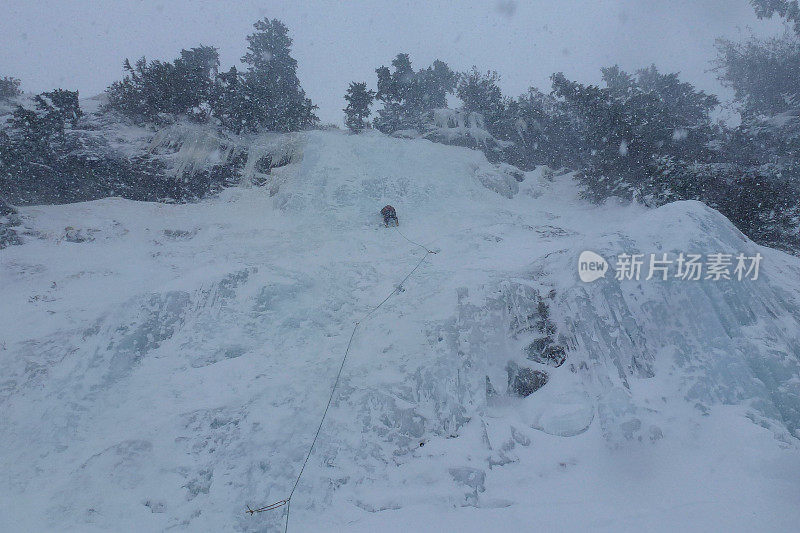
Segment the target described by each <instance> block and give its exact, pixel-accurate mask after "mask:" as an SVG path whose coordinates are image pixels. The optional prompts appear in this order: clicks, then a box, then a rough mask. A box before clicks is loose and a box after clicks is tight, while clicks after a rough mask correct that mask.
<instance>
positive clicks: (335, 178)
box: [0, 132, 800, 531]
mask: <svg viewBox="0 0 800 533" xmlns="http://www.w3.org/2000/svg"><path fill="white" fill-rule="evenodd" d="M206 141H207V139H206ZM273 141H274V139H272V140H269V142H267V140H264V144H265V146H266V145H267V144H269V143H272V142H273ZM198 142H199V141H198ZM253 143H255V144H258V140H257V139H256V140H254V141H253ZM212 144H213V143H212ZM162 145H163V143H162ZM289 145H290V146H291V150H292V153H293V157H292V158H291V162H290V163H289V164H287V165H284V166H280V167H279V168H273V169H272V171H271V173H270V174H265V175H264V176H261V179H259V180H256V181H258V183H263V185H264V186H263V187H257V186H242V187H238V188H230V189H226V190H224V191H223V192H222V193H221V194H219V196H218V197H215V198H212V199H207V200H204V201H202V202H199V203H196V204H185V205H166V204H153V203H141V202H132V201H127V200H121V199H115V198H109V199H105V200H98V201H93V202H87V203H79V204H71V205H63V206H46V207H45V206H41V207H26V208H21V209H20V213H19V215H20V217H21V222H22V223H21V225H20V226H17V227H16V232H17V234H18V235H20V237H21V238H22V239H23V240H24V244H23V245H21V246H11V247H8V248H5V249H3V250H1V251H0V273H1V274H0V275H1V276H2V286H3V292H2V298H0V369H2V370H0V428H2V431H0V471H2V472H3V476H2V477H3V482H2V483H0V530H3V531H41V530H59V531H108V530H113V531H161V530H166V529H171V530H186V531H271V530H273V529H275V530H277V529H278V528H280V527H282V524H283V515H282V512H283V509H281V510H277V511H272V512H270V513H262V514H257V515H254V516H249V515H247V514H245V513H244V512H243V511H244V509H245V506H246V505H251V506H258V505H263V504H267V503H271V502H273V501H276V500H280V499H282V498H285V497H286V496H287V495H288V492H289V490H290V489H291V487H292V484H293V483H294V480H295V478H296V476H297V474H298V471H299V468H300V466H301V465H302V462H303V459H304V457H305V454H306V452H307V451H308V446H309V444H310V442H311V438H312V437H313V434H314V431H315V430H316V426H317V424H318V422H319V417H320V415H321V413H322V410H323V409H324V407H325V403H326V402H327V399H328V394H329V391H330V386H331V384H332V381H333V378H334V377H335V375H336V371H337V369H338V366H339V363H340V361H341V357H342V355H343V353H344V350H345V347H346V346H347V343H348V339H349V336H350V332H351V331H352V327H353V323H354V321H356V320H358V319H359V318H360V317H361V316H363V315H364V313H366V312H367V311H368V310H369V309H371V308H372V307H374V306H375V305H376V304H378V303H379V302H380V301H381V300H383V299H384V298H385V297H386V296H387V295H388V294H390V293H392V292H393V291H394V296H393V297H392V298H391V299H389V301H388V302H387V303H386V304H385V305H384V306H383V307H381V309H380V310H378V311H377V312H376V313H375V314H374V315H372V317H371V318H370V319H369V320H367V321H365V322H363V323H362V324H361V326H360V327H359V330H358V332H357V335H356V336H355V338H354V340H353V345H352V349H351V352H350V356H349V358H348V361H347V365H346V366H345V369H344V373H343V376H342V382H341V384H340V387H339V390H338V392H337V395H336V397H335V400H334V403H333V406H332V408H331V411H330V413H329V415H328V418H327V420H326V422H325V425H324V426H323V429H322V432H321V434H320V438H319V441H318V442H317V445H316V448H315V450H314V454H313V455H312V457H311V460H310V462H309V464H308V466H307V468H306V471H305V473H304V474H303V478H302V480H301V482H300V484H299V485H298V488H297V491H296V492H295V494H294V497H293V499H292V507H291V509H292V515H291V523H290V530H291V531H319V530H325V531H376V530H380V531H395V530H396V531H406V530H408V529H409V528H411V529H413V530H416V531H454V530H462V531H487V530H501V531H502V530H531V529H533V528H538V529H541V530H554V529H558V530H576V531H577V530H589V529H591V530H606V531H623V530H629V531H635V530H636V531H638V530H649V531H675V530H688V529H696V530H728V531H730V530H739V531H747V530H750V531H752V530H762V531H781V530H791V529H794V528H796V527H797V524H798V523H800V507H798V506H797V505H796V503H797V501H798V498H800V485H798V483H797V479H800V451H798V437H800V327H798V326H799V325H800V324H799V323H800V281H798V280H800V261H798V259H797V258H794V257H791V256H788V255H786V254H783V253H781V252H776V251H773V250H770V249H767V248H762V247H758V246H756V245H754V244H753V243H751V242H750V241H748V240H747V239H746V238H745V237H744V236H743V235H742V234H741V233H740V232H739V231H737V230H736V229H735V228H734V227H733V226H732V225H731V224H730V223H729V222H728V221H727V220H726V219H725V218H724V217H722V216H721V215H719V214H718V213H717V212H715V211H713V210H710V209H708V208H706V207H705V206H703V205H702V204H699V203H694V202H679V203H675V204H670V205H668V206H665V207H662V208H660V209H657V210H646V209H643V208H640V207H637V206H612V205H606V206H604V207H594V206H590V205H588V204H586V203H584V202H582V201H580V200H579V199H578V198H577V190H576V188H575V186H574V184H573V183H572V181H571V179H570V176H568V175H565V176H553V175H552V174H550V173H548V172H545V171H543V170H539V171H535V172H528V173H524V174H523V173H520V172H519V171H516V170H515V169H513V168H512V167H508V166H507V165H501V166H497V165H492V164H490V163H489V162H487V161H486V159H485V157H484V156H483V155H482V154H481V153H480V152H477V151H472V150H468V149H466V148H458V147H452V146H443V145H440V144H435V143H432V142H429V141H426V140H419V139H418V140H405V139H394V138H389V137H385V136H382V135H379V134H376V133H365V134H363V135H359V136H354V135H347V134H344V133H341V132H310V133H304V134H298V135H296V136H294V137H292V138H291V139H290V142H289ZM187 146H189V145H187ZM191 146H193V147H194V148H195V149H197V150H200V151H203V148H202V146H199V145H198V144H197V143H195V144H193V145H191ZM270 146H272V145H271V144H270ZM212 148H213V147H212ZM187 149H188V148H187ZM213 150H217V148H213ZM208 151H209V150H206V152H208ZM176 153H177V154H178V155H176V157H179V158H180V157H184V158H185V162H186V164H192V163H194V162H197V161H201V162H202V160H203V157H205V155H204V154H205V152H204V153H201V154H197V153H183V154H182V155H181V152H180V151H178V152H176ZM179 163H181V162H180V161H179ZM181 164H182V163H181ZM254 172H255V171H254ZM387 203H390V204H392V205H393V206H394V207H395V208H396V209H397V212H398V215H399V218H400V228H399V229H400V230H402V232H403V234H405V235H406V236H407V237H409V238H410V239H412V240H414V241H416V242H419V243H423V244H424V245H425V246H427V247H428V248H431V249H433V250H436V251H438V253H437V254H436V255H431V256H429V257H428V258H427V259H426V260H425V262H424V263H423V264H422V266H420V268H419V269H418V270H417V271H416V272H415V273H414V275H413V276H412V277H410V278H409V279H408V280H407V281H406V282H405V283H404V284H403V285H402V286H398V282H399V281H400V280H402V279H403V278H404V276H405V275H406V274H407V273H408V272H409V271H410V270H411V269H412V268H413V267H414V266H415V265H416V264H417V262H418V261H419V260H420V258H421V254H423V253H424V252H423V251H422V250H421V248H419V247H417V246H415V245H414V244H412V243H410V242H408V241H407V240H406V239H405V238H403V235H401V234H399V233H398V232H396V231H395V230H393V229H386V228H384V227H383V224H382V222H381V220H380V218H379V215H378V211H379V210H380V208H381V207H383V206H384V205H385V204H387ZM67 228H69V229H67ZM584 250H593V251H595V252H597V253H599V254H601V255H603V256H604V257H606V258H608V259H609V260H611V258H613V257H615V256H617V255H619V254H621V253H643V254H650V253H658V254H661V253H669V254H673V255H674V254H677V253H680V252H686V253H692V252H699V253H716V252H719V253H731V254H736V253H740V252H741V253H745V254H748V255H754V254H756V253H760V254H762V255H763V260H762V263H761V271H760V275H759V278H758V279H757V280H742V281H738V280H728V281H726V280H722V281H712V280H700V281H683V280H676V279H670V280H668V281H661V280H657V279H651V280H644V279H641V280H639V281H634V280H627V281H618V280H616V279H614V277H613V276H611V275H608V276H606V277H605V278H603V279H599V280H597V281H595V282H593V283H583V282H581V281H580V280H579V279H578V275H577V261H578V255H579V254H580V253H581V252H582V251H584ZM525 394H527V396H525Z"/></svg>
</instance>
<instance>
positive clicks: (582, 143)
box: [0, 0, 800, 252]
mask: <svg viewBox="0 0 800 533" xmlns="http://www.w3.org/2000/svg"><path fill="white" fill-rule="evenodd" d="M751 3H752V4H753V6H754V8H755V10H756V13H757V15H758V16H760V17H771V16H781V17H784V18H785V19H786V21H787V22H789V23H791V24H792V25H793V26H792V27H793V28H794V32H789V33H787V34H785V35H783V36H781V37H777V38H773V39H767V40H757V39H750V40H749V41H746V42H735V41H728V40H720V41H718V43H717V49H718V54H717V60H716V63H715V65H714V68H715V70H716V72H717V74H718V76H719V79H720V80H721V81H722V83H724V84H725V85H727V86H729V87H731V88H732V89H733V92H734V96H735V104H736V106H737V108H738V110H739V112H740V115H741V118H742V120H741V124H739V125H737V126H735V127H730V126H726V125H725V124H723V123H720V122H718V121H715V120H714V119H713V112H714V110H715V109H716V108H717V106H718V105H719V100H718V99H717V97H716V96H714V95H710V94H706V93H705V92H703V91H701V90H698V89H697V88H696V87H694V86H693V85H692V84H690V83H688V82H686V81H682V80H681V79H680V77H679V75H678V74H675V73H662V72H659V71H658V69H657V68H656V67H655V66H650V67H647V68H644V69H640V70H637V71H635V72H625V71H624V70H622V69H621V68H619V67H618V66H610V67H607V68H603V69H602V83H601V84H598V85H591V84H583V83H580V82H578V81H574V80H570V79H568V78H567V77H566V76H565V75H564V74H562V73H555V74H553V75H552V76H551V87H550V88H549V90H548V91H546V92H544V91H541V90H539V89H537V88H534V87H532V88H530V89H529V90H528V91H527V92H525V93H524V94H522V95H520V96H517V97H511V96H508V95H505V94H503V92H502V90H501V89H500V85H499V82H500V77H499V75H498V74H497V73H496V72H493V71H480V70H478V69H477V68H474V67H473V69H472V70H470V71H468V72H455V71H453V70H452V69H451V68H450V67H449V66H448V65H447V64H446V63H445V62H443V61H440V60H436V61H434V62H433V63H432V64H431V65H429V66H427V67H425V68H419V69H415V67H414V66H413V65H412V62H411V59H410V57H409V56H408V54H404V53H401V54H398V55H397V56H396V57H395V58H394V59H393V60H392V61H391V63H390V66H388V67H387V66H380V67H378V68H377V69H376V71H375V74H376V76H375V80H374V87H375V90H373V89H370V88H369V84H368V83H367V82H366V81H360V82H353V83H351V84H350V86H349V87H348V88H347V92H346V94H345V100H346V102H347V107H346V108H345V109H344V113H345V124H346V125H347V127H348V128H349V129H350V130H352V131H353V132H356V133H357V132H360V131H362V130H364V129H365V128H375V129H377V130H379V131H381V132H383V133H386V134H398V133H402V132H410V133H411V134H413V133H414V132H416V133H417V134H425V132H426V131H427V130H430V129H431V128H432V124H433V119H432V113H433V112H434V110H437V109H441V108H445V107H447V105H448V97H449V96H450V95H453V96H455V97H457V98H458V99H459V100H460V102H461V103H460V112H463V113H465V114H471V115H473V116H478V117H480V126H481V128H483V129H485V131H486V132H487V133H488V135H489V136H491V138H492V139H494V140H496V141H497V142H495V143H493V144H492V145H491V147H488V146H486V147H485V151H486V153H487V156H488V157H489V158H490V159H492V160H496V161H504V162H508V163H510V164H513V165H516V166H518V167H520V168H522V169H524V170H529V169H532V168H535V167H536V166H538V165H546V166H548V167H551V168H554V169H567V170H572V171H575V172H576V176H577V179H578V181H579V182H580V184H581V186H582V190H583V193H584V195H585V197H586V198H587V199H589V200H592V201H596V202H602V201H604V200H606V199H607V198H610V197H621V198H623V199H627V200H635V201H639V202H642V203H644V204H646V205H650V206H659V205H663V204H665V203H667V202H671V201H675V200H685V199H691V200H700V201H702V202H704V203H706V204H708V205H710V206H711V207H714V208H716V209H718V210H719V211H721V212H722V213H723V214H725V215H726V216H727V217H728V218H729V219H730V220H731V221H732V222H733V223H734V224H736V225H737V227H739V229H741V230H742V231H743V232H744V233H745V234H747V235H748V236H749V237H750V238H752V239H754V240H755V241H757V242H759V243H762V244H767V245H771V246H777V247H781V248H785V249H788V250H792V251H795V252H797V251H798V250H800V240H799V239H798V234H797V233H798V225H799V224H800V207H799V206H798V198H800V194H798V192H800V163H799V162H798V161H800V158H798V156H800V89H798V87H800V83H798V82H800V38H798V34H797V32H799V31H800V22H799V21H800V11H799V10H798V9H797V2H795V1H794V0H751ZM246 41H247V50H246V53H245V54H244V55H243V56H242V63H243V65H244V66H245V67H244V68H243V69H242V70H241V71H240V70H239V69H237V68H236V67H235V66H232V67H230V68H229V69H227V70H224V71H223V70H221V69H220V60H219V54H218V51H217V49H216V48H214V47H212V46H198V47H195V48H190V49H184V50H181V52H180V57H178V58H176V59H175V60H173V61H159V60H154V61H148V60H147V59H145V58H140V59H138V60H136V61H134V62H133V63H132V62H131V61H129V60H128V59H126V60H125V61H124V62H123V68H124V72H125V75H124V77H123V78H122V79H121V80H119V81H117V82H114V83H113V84H112V85H111V86H110V87H109V88H108V90H107V91H106V101H105V104H104V106H103V111H104V112H105V113H107V114H108V115H116V116H118V117H120V120H129V121H132V122H134V123H137V124H142V125H150V126H152V127H160V126H162V125H164V124H167V123H170V122H174V121H178V120H189V121H193V122H197V123H202V124H207V125H209V126H213V127H217V128H220V129H222V130H225V131H229V132H231V133H233V134H243V133H248V132H257V131H264V130H266V131H278V132H286V131H298V130H303V129H308V128H313V127H315V126H317V125H318V123H319V119H318V118H317V116H316V115H315V110H316V106H315V105H313V103H312V102H311V100H310V99H309V98H308V97H307V96H306V94H305V92H304V91H303V89H302V87H301V85H300V82H299V79H298V77H297V61H296V60H295V59H294V58H293V57H292V55H291V47H292V39H291V37H289V31H288V29H287V27H286V26H285V25H284V24H283V23H282V22H280V21H278V20H275V19H272V20H270V19H266V18H265V19H263V20H260V21H258V22H256V23H255V24H254V31H253V33H251V34H250V35H248V36H247V39H246ZM19 95H20V82H19V80H17V79H15V78H9V77H5V78H0V101H6V102H13V101H15V99H18V97H19ZM33 104H34V105H33V108H31V106H27V107H26V106H23V105H16V106H15V107H14V109H13V111H12V113H11V114H10V118H9V119H8V124H7V126H6V127H5V128H3V129H2V131H0V183H5V184H16V185H17V186H19V184H20V183H22V184H25V185H29V184H30V183H29V182H35V183H34V185H35V186H36V187H39V189H41V188H42V187H47V188H51V189H59V188H60V190H62V191H63V192H64V194H65V195H66V198H67V199H66V200H64V201H70V200H69V199H70V198H72V196H70V195H69V193H70V192H71V191H74V190H75V189H76V188H77V189H80V188H81V187H84V188H85V187H89V188H91V187H92V186H95V185H96V187H95V188H96V191H95V192H94V193H90V195H91V194H94V196H95V197H96V196H98V195H102V194H104V193H108V191H109V190H111V191H113V192H115V193H116V194H121V195H123V196H125V195H128V196H130V197H135V198H139V199H153V198H161V197H167V198H173V199H178V200H187V199H192V198H197V197H201V196H203V195H204V194H207V193H208V192H210V191H212V190H214V189H215V187H217V186H219V180H218V179H216V178H214V177H213V176H200V177H196V178H194V179H193V180H191V181H189V182H185V180H184V183H183V184H181V183H174V182H170V181H169V180H164V179H163V174H164V169H163V168H160V166H159V165H160V164H159V163H158V162H157V161H153V160H144V159H141V160H127V161H124V160H115V161H108V160H104V159H103V158H99V159H98V158H97V157H96V154H90V153H89V152H88V151H86V150H85V149H82V146H83V145H85V144H86V143H85V139H79V138H77V137H75V136H71V135H70V132H71V131H73V130H74V129H75V128H76V127H78V125H79V124H80V123H81V120H82V118H81V117H82V111H81V109H80V105H79V103H78V93H77V91H66V90H62V89H57V90H55V91H50V92H45V93H42V94H40V95H38V96H36V97H35V98H34V99H33ZM373 107H377V109H376V110H375V111H374V113H373ZM108 176H110V177H108ZM159 176H160V178H158V177H159ZM157 178H158V179H157ZM103 180H105V182H104V183H103V184H102V186H100V185H97V184H98V183H100V182H101V181H103ZM109 181H110V182H111V183H110V184H109V183H108V182H109ZM43 184H44V185H43ZM92 184H95V185H92ZM32 186H33V185H32ZM148 188H149V189H151V190H152V191H153V192H152V194H150V195H148V194H143V193H141V191H144V190H147V189H148ZM133 190H136V191H139V193H137V194H133V193H132V192H130V191H133ZM21 196H22V197H24V196H25V193H24V187H23V193H21ZM151 197H152V198H151Z"/></svg>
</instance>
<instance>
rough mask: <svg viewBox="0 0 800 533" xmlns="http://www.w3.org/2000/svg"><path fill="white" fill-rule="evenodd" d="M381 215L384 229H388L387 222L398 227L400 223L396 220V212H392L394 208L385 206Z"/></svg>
mask: <svg viewBox="0 0 800 533" xmlns="http://www.w3.org/2000/svg"><path fill="white" fill-rule="evenodd" d="M381 215H383V223H384V224H385V225H386V227H387V228H388V227H389V222H392V221H394V225H395V226H399V225H400V221H399V220H397V212H396V211H395V210H394V207H392V206H390V205H387V206H386V207H384V208H383V209H381Z"/></svg>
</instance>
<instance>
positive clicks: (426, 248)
mask: <svg viewBox="0 0 800 533" xmlns="http://www.w3.org/2000/svg"><path fill="white" fill-rule="evenodd" d="M394 229H395V230H396V231H397V233H399V234H400V236H401V237H402V238H404V239H405V240H407V241H408V242H410V243H411V244H413V245H415V246H419V247H420V248H422V249H423V250H425V251H426V252H428V253H429V254H435V253H436V252H434V251H433V250H431V249H430V248H428V247H427V246H425V245H424V244H420V243H418V242H414V241H412V240H411V239H409V238H408V237H406V236H405V235H404V234H403V232H402V231H400V228H398V227H397V226H395V227H394Z"/></svg>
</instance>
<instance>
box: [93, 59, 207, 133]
mask: <svg viewBox="0 0 800 533" xmlns="http://www.w3.org/2000/svg"><path fill="white" fill-rule="evenodd" d="M218 66H219V53H218V52H217V49H216V48H214V47H211V46H199V47H197V48H192V49H190V50H181V57H179V58H178V59H176V60H175V61H174V62H169V61H151V62H149V63H148V62H147V59H146V58H144V57H142V58H140V59H139V60H138V61H136V63H135V64H134V65H131V63H130V61H129V60H127V59H126V60H125V61H124V62H123V68H124V69H125V70H126V71H127V72H128V74H127V75H126V76H125V77H124V78H123V79H122V80H121V81H118V82H114V83H113V84H112V85H111V87H109V88H108V90H107V91H106V94H107V96H108V103H107V104H106V108H107V109H111V110H114V111H118V112H120V113H122V114H123V115H125V116H127V117H129V118H131V119H133V120H135V121H137V122H141V121H145V122H162V121H165V120H173V119H174V118H175V117H177V116H179V115H184V116H188V117H190V118H193V119H195V120H197V121H201V122H202V121H205V120H206V119H207V118H208V115H209V113H210V103H209V102H210V100H211V97H212V90H213V87H214V79H215V77H216V75H217V68H218Z"/></svg>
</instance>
